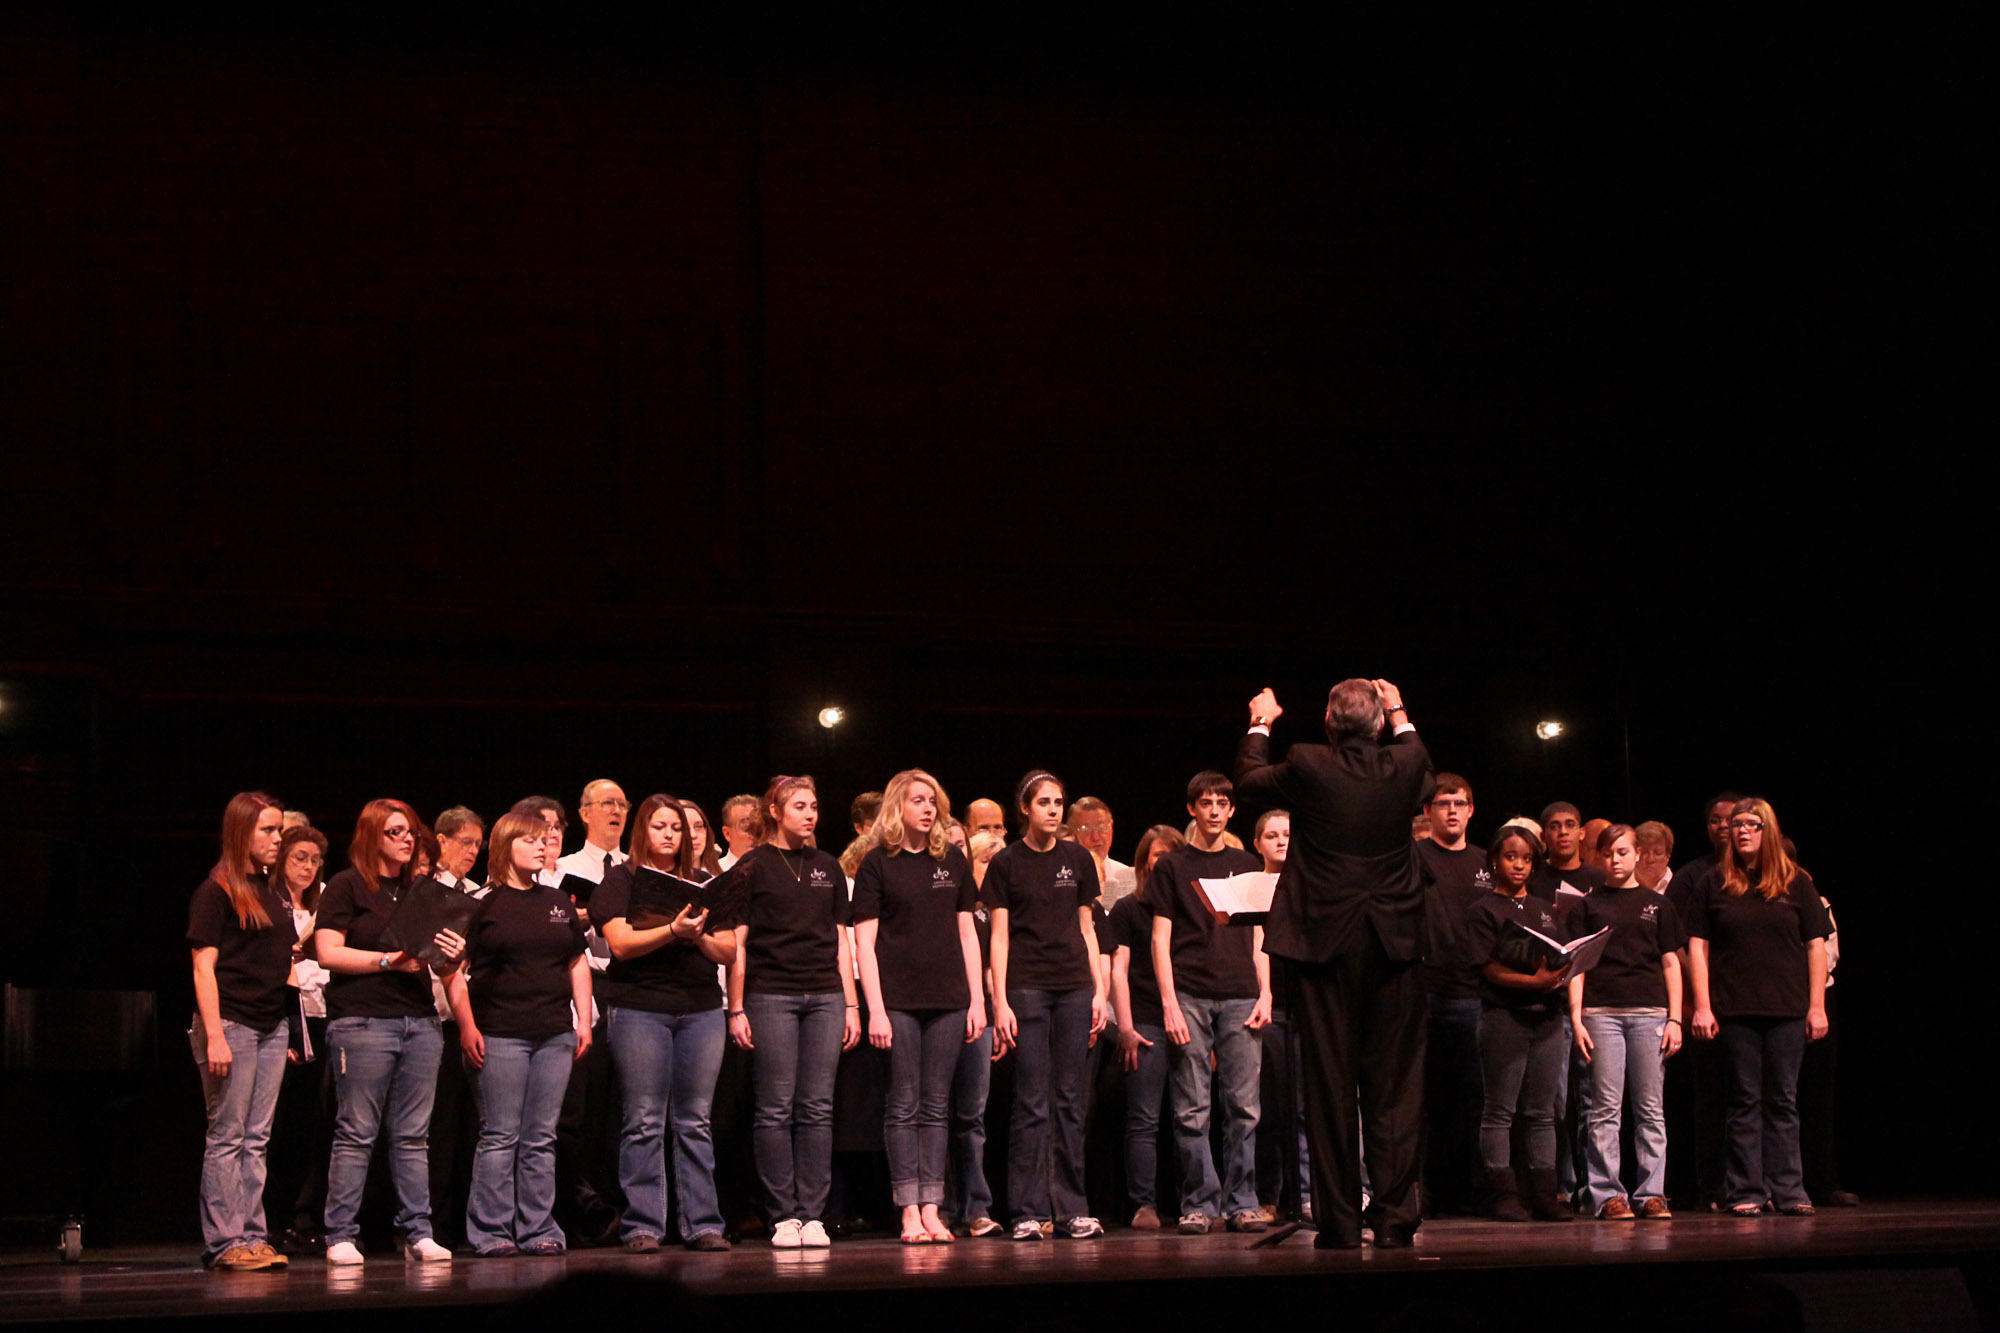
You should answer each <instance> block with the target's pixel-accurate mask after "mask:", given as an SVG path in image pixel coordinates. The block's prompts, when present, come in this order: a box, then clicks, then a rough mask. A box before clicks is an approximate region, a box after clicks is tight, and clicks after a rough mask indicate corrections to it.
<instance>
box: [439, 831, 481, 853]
mask: <svg viewBox="0 0 2000 1333" xmlns="http://www.w3.org/2000/svg"><path fill="white" fill-rule="evenodd" d="M445 841H446V842H448V843H450V844H451V845H452V846H454V847H470V848H472V849H473V850H475V851H477V850H478V849H479V839H478V838H477V837H475V836H474V835H472V834H470V833H460V834H455V835H454V836H452V837H449V838H446V839H445Z"/></svg>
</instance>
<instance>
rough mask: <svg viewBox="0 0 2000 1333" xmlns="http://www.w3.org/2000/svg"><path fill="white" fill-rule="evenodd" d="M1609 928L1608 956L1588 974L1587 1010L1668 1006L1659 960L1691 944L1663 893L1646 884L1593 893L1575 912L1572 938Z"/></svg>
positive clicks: (1585, 981)
mask: <svg viewBox="0 0 2000 1333" xmlns="http://www.w3.org/2000/svg"><path fill="white" fill-rule="evenodd" d="M1606 926H1609V927H1611V938H1610V939H1608V940H1606V941H1605V942H1604V957H1603V958H1602V959H1601V960H1600V961H1599V962H1598V964H1597V966H1596V967H1593V968H1591V969H1590V971H1588V972H1586V973H1584V974H1583V1007H1584V1008H1586V1009H1598V1008H1604V1009H1615V1008H1625V1007H1630V1006H1641V1005H1643V1006H1646V1007H1648V1008H1653V1009H1664V1008H1666V1007H1667V975H1666V973H1665V972H1663V971H1661V970H1660V959H1661V957H1662V956H1663V955H1666V954H1670V953H1672V952H1673V951H1674V950H1676V949H1678V948H1680V947H1681V946H1682V945H1684V944H1686V943H1687V931H1685V930H1683V929H1682V928H1681V918H1680V913H1678V912H1676V911H1674V905H1673V904H1672V903H1670V902H1668V901H1667V899H1666V896H1665V895H1664V894H1660V893H1656V892H1654V891H1653V890H1652V889H1649V888H1647V887H1646V886H1645V885H1643V884H1637V883H1635V884H1633V885H1632V886H1631V887H1630V888H1625V889H1615V888H1612V887H1611V886H1610V885H1609V884H1606V885H1605V886H1604V887H1603V888H1601V889H1593V890H1591V893H1590V896H1589V897H1587V898H1585V899H1584V900H1583V901H1582V902H1580V903H1578V904H1577V905H1576V910H1575V911H1574V912H1572V913H1570V917H1569V929H1570V938H1571V939H1582V938H1583V937H1584V936H1585V935H1593V934H1595V933H1597V932H1598V931H1600V930H1602V929H1603V928H1604V927H1606Z"/></svg>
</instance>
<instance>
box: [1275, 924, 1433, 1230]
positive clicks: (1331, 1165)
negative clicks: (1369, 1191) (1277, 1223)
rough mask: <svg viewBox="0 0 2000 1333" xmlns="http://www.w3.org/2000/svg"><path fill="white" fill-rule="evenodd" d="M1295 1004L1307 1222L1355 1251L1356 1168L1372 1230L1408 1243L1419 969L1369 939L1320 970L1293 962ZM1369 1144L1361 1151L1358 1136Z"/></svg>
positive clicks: (1418, 1075) (1371, 935)
mask: <svg viewBox="0 0 2000 1333" xmlns="http://www.w3.org/2000/svg"><path fill="white" fill-rule="evenodd" d="M1291 972H1292V975H1293V977H1294V978H1295V980H1296V984H1297V988H1298V989H1297V993H1296V999H1295V1003H1293V1004H1292V1005H1291V1006H1290V1012H1291V1015H1292V1020H1293V1021H1294V1022H1295V1023H1297V1024H1298V1029H1299V1047H1300V1051H1301V1053H1302V1055H1303V1057H1304V1058H1303V1069H1304V1074H1305V1089H1306V1136H1307V1142H1308V1144H1309V1145H1310V1148H1311V1159H1312V1160H1311V1169H1312V1180H1313V1190H1312V1195H1313V1199H1312V1203H1313V1217H1314V1220H1315V1221H1316V1222H1317V1223H1318V1224H1319V1229H1320V1233H1321V1235H1322V1236H1324V1237H1326V1238H1327V1239H1329V1240H1330V1241H1333V1242H1335V1243H1338V1244H1341V1245H1359V1244H1360V1243H1361V1224H1362V1216H1361V1191H1362V1180H1361V1159H1362V1153H1363V1152H1364V1151H1365V1152H1366V1153H1367V1158H1368V1176H1369V1179H1370V1180H1371V1181H1372V1182H1373V1185H1374V1191H1373V1200H1372V1202H1371V1203H1370V1205H1369V1209H1368V1213H1369V1216H1368V1219H1367V1220H1368V1223H1369V1225H1371V1226H1373V1227H1374V1228H1375V1231H1376V1234H1377V1235H1380V1234H1382V1232H1383V1229H1384V1228H1388V1229H1390V1230H1391V1231H1394V1232H1398V1233H1401V1234H1403V1235H1409V1234H1413V1233H1414V1232H1415V1231H1416V1229H1417V1224H1418V1223H1419V1222H1420V1221H1421V1220H1422V1216H1423V1211H1422V1205H1421V1201H1420V1200H1419V1198H1418V1192H1417V1167H1418V1162H1419V1159H1420V1157H1421V1154H1420V1152H1419V1141H1420V1138H1421V1134H1422V1125H1423V1111H1424V1101H1423V1097H1424V1091H1423V1076H1422V1071H1423V1067H1424V1036H1425V1033H1424V991H1423V979H1422V976H1421V974H1420V971H1419V967H1418V964H1417V963H1415V962H1405V961H1402V960H1399V959H1394V958H1391V957H1389V955H1388V953H1387V951H1386V950H1384V949H1383V947H1382V944H1381V941H1380V940H1379V939H1378V938H1377V937H1376V935H1375V932H1374V931H1373V930H1372V929H1370V930H1369V931H1368V935H1367V939H1366V941H1365V942H1364V943H1363V944H1361V945H1360V946H1359V947H1358V948H1356V949H1354V950H1353V951H1352V952H1350V953H1345V954H1341V955H1339V956H1337V957H1335V958H1332V959H1329V960H1328V961H1326V962H1323V963H1302V962H1294V963H1293V964H1292V965H1291ZM1364 1134H1365V1137H1366V1142H1365V1145H1364V1143H1363V1137H1364Z"/></svg>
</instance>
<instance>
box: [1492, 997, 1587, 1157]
mask: <svg viewBox="0 0 2000 1333" xmlns="http://www.w3.org/2000/svg"><path fill="white" fill-rule="evenodd" d="M1564 1029H1565V1019H1564V1017H1563V1016H1562V1015H1561V1014H1557V1013H1550V1014H1548V1015H1546V1016H1544V1017H1539V1018H1533V1017H1523V1016H1521V1015H1518V1014H1516V1013H1515V1012H1514V1011H1513V1010H1510V1009H1490V1008H1488V1009H1481V1010H1480V1011H1479V1066H1480V1070H1481V1073H1482V1076H1483V1078H1484V1080H1485V1085H1486V1097H1485V1109H1484V1110H1483V1111H1482V1112H1481V1113H1480V1117H1479V1157H1480V1161H1481V1163H1482V1164H1483V1165H1484V1166H1485V1167H1486V1168H1487V1169H1488V1170H1504V1169H1505V1168H1506V1167H1507V1166H1508V1165H1509V1160H1510V1157H1511V1150H1510V1140H1511V1136H1512V1132H1513V1127H1514V1121H1515V1119H1516V1118H1517V1117H1518V1118H1519V1119H1520V1121H1521V1123H1522V1125H1523V1126H1524V1130H1525V1141H1526V1148H1527V1153H1528V1162H1527V1165H1528V1167H1529V1169H1530V1170H1536V1171H1553V1170H1555V1165H1556V1127H1555V1109H1556V1089H1557V1088H1558V1087H1559V1086H1561V1080H1562V1076H1563V1072H1564V1071H1565V1070H1566V1069H1567V1068H1568V1067H1569V1047H1568V1046H1567V1045H1566V1044H1565V1042H1564V1039H1563V1032H1564Z"/></svg>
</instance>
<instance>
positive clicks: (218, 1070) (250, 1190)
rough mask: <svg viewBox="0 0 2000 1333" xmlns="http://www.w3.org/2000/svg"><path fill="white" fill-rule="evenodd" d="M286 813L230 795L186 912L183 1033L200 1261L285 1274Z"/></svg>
mask: <svg viewBox="0 0 2000 1333" xmlns="http://www.w3.org/2000/svg"><path fill="white" fill-rule="evenodd" d="M284 816H285V812H284V808H283V807H282V806H280V805H279V804H278V802H277V800H276V799H274V798H273V797H270V796H266V795H264V794H263V793H262V792H239V793H238V794H237V795H236V796H234V797H233V798H231V800H230V802H229V805H228V807H227V808H226V809H225V810H224V811H223V813H222V855H221V857H220V858H218V859H217V861H216V863H215V868H214V869H213V870H211V871H209V874H208V878H207V879H205V880H203V881H202V882H201V887H199V888H197V889H196V890H195V891H194V898H193V900H192V901H191V902H190V903H189V904H188V929H187V942H188V946H189V947H190V948H191V949H192V950H193V952H194V1004H195V1021H194V1023H193V1024H192V1025H191V1026H190V1027H189V1029H188V1040H189V1043H190V1044H191V1045H192V1047H193V1052H194V1060H195V1065H196V1067H197V1068H199V1069H200V1071H201V1092H202V1098H203V1100H204V1101H205V1102H206V1103H207V1108H208V1140H207V1144H206V1146H205V1147H204V1149H203V1151H202V1158H201V1236H202V1255H201V1258H202V1262H203V1263H204V1264H206V1265H207V1266H208V1267H210V1268H213V1269H217V1270H220V1271H223V1272H246V1271H250V1270H254V1269H260V1268H282V1267H284V1266H285V1257H284V1256H283V1255H281V1254H279V1253H278V1252H277V1251H276V1250H275V1249H273V1248H272V1247H271V1243H270V1238H269V1232H268V1230H267V1229H266V1227H265V1225H264V1167H265V1156H264V1154H265V1148H266V1147H267V1146H268V1144H269V1143H270V1140H271V1116H272V1113H273V1112H274V1111H275V1110H276V1109H277V1105H278V1089H279V1088H280V1087H281V1086H282V1085H283V1082H284V1077H285V1049H286V1046H287V1042H288V1035H289V1031H290V1029H289V1026H288V1025H287V1023H286V1021H285V1009H286V1004H287V999H288V997H287V994H286V989H285V983H286V979H287V978H288V977H289V976H290V974H291V970H292V944H293V943H294V941H296V940H297V939H298V936H297V934H296V933H295V932H294V931H293V929H292V914H291V910H290V905H289V904H288V903H286V901H285V894H284V890H283V889H282V888H281V887H279V886H278V885H276V884H274V883H272V882H271V878H272V877H271V867H272V866H274V865H276V864H277V861H278V847H279V840H280V838H282V836H283V834H284V824H285V819H284Z"/></svg>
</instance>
